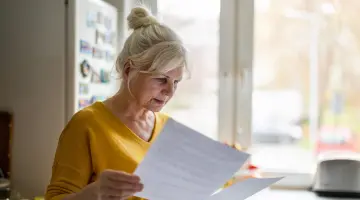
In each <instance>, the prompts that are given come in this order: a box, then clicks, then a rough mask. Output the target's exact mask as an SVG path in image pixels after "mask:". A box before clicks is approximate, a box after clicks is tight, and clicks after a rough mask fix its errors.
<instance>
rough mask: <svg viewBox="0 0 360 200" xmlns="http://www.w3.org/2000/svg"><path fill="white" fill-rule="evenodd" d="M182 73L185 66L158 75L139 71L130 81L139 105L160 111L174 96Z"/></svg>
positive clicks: (130, 86) (132, 91)
mask: <svg viewBox="0 0 360 200" xmlns="http://www.w3.org/2000/svg"><path fill="white" fill-rule="evenodd" d="M182 75H183V67H179V68H175V69H173V70H171V71H169V72H167V73H164V74H157V75H154V74H147V73H139V74H138V75H137V76H135V77H134V78H133V79H132V80H131V81H130V85H129V88H130V91H131V93H132V94H133V95H134V97H135V99H136V101H137V103H138V104H139V105H141V106H142V107H144V108H145V109H148V110H151V111H153V112H158V111H160V110H161V109H162V108H163V107H164V106H165V105H166V103H167V102H169V100H170V99H171V98H172V97H173V95H174V93H175V91H176V88H177V84H178V83H179V82H180V81H181V79H182Z"/></svg>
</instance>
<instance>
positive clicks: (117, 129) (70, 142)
mask: <svg viewBox="0 0 360 200" xmlns="http://www.w3.org/2000/svg"><path fill="white" fill-rule="evenodd" d="M167 119H168V117H167V116H166V115H164V114H161V113H156V123H155V128H154V132H153V136H152V138H151V140H150V141H149V142H146V141H144V140H142V139H141V138H140V137H138V136H137V135H136V134H135V133H133V132H132V131H131V130H130V129H128V128H127V127H126V126H125V124H123V123H122V122H121V121H120V120H119V119H118V118H117V117H115V116H114V115H113V114H112V113H111V112H110V111H109V110H108V109H107V108H106V107H105V105H104V104H103V103H102V102H96V103H94V104H93V105H91V106H89V107H87V108H85V109H83V110H81V111H79V112H77V113H76V114H75V115H74V116H73V118H72V119H71V120H70V122H69V123H68V124H67V126H66V127H65V129H64V130H63V132H62V134H61V136H60V139H59V143H58V147H57V151H56V155H55V159H54V164H53V172H52V178H51V182H50V184H49V186H48V188H47V191H46V195H45V198H46V199H47V200H60V199H62V198H64V197H65V196H66V195H68V194H71V193H75V192H78V191H80V190H81V189H82V188H83V187H85V186H86V185H88V184H89V183H91V182H93V181H95V180H96V179H97V178H98V176H99V174H100V173H101V172H102V171H103V170H105V169H113V170H121V171H125V172H128V173H132V172H134V170H135V169H136V167H137V165H138V164H139V162H141V160H142V159H143V157H144V155H145V153H146V152H147V150H148V149H149V147H150V145H151V143H152V142H153V141H154V139H155V138H156V136H157V135H158V134H159V132H160V131H161V129H162V128H163V126H164V125H165V123H166V121H167ZM131 199H132V200H139V199H140V198H137V197H133V198H131Z"/></svg>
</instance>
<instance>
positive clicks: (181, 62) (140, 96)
mask: <svg viewBox="0 0 360 200" xmlns="http://www.w3.org/2000/svg"><path fill="white" fill-rule="evenodd" d="M127 20H128V25H129V27H130V28H132V29H133V33H132V34H131V35H130V36H129V38H128V39H127V40H126V42H125V45H124V47H123V49H122V51H121V53H120V54H119V56H118V58H117V62H116V68H117V72H118V73H119V75H120V76H121V80H122V84H121V86H120V89H119V92H118V93H117V94H115V95H114V96H113V97H111V98H109V99H107V100H105V101H104V102H96V103H94V104H93V105H91V106H89V107H87V108H85V109H83V110H81V111H79V112H77V113H76V114H75V115H74V116H73V118H72V119H71V120H70V122H69V123H68V124H67V126H66V127H65V129H64V130H63V132H62V134H61V136H60V140H59V144H58V148H57V151H56V155H55V160H54V165H53V173H52V178H51V182H50V184H49V186H48V188H47V192H46V199H47V200H58V199H66V200H78V199H79V200H82V199H84V200H92V199H96V200H97V199H99V198H100V199H102V200H106V199H129V198H130V199H133V200H136V199H140V198H137V197H133V195H134V194H135V193H136V192H139V191H141V190H142V189H143V185H142V184H141V180H140V178H139V177H137V176H135V175H133V174H132V172H134V170H135V169H136V167H137V165H138V164H139V162H141V160H142V159H143V157H144V155H145V153H146V151H147V150H148V148H149V147H150V145H151V143H152V142H153V141H154V139H155V138H156V136H157V135H158V134H159V132H160V131H161V129H162V127H163V126H164V124H165V123H166V120H167V116H166V115H164V114H161V113H160V112H159V111H160V110H161V109H162V108H163V107H164V105H165V104H166V103H167V102H168V101H169V100H170V99H171V97H172V96H173V94H174V92H175V90H176V87H177V84H178V83H179V82H180V81H181V79H182V76H183V74H184V72H185V70H186V51H185V48H184V46H183V44H182V42H181V40H180V39H179V37H178V36H177V34H176V33H175V32H174V31H172V30H171V29H170V28H169V27H167V26H166V25H163V24H160V23H159V22H158V21H157V20H156V19H155V18H154V17H153V16H151V15H150V14H149V12H148V11H147V10H146V9H144V8H141V7H138V8H134V9H133V10H132V11H131V13H130V15H129V16H128V18H127Z"/></svg>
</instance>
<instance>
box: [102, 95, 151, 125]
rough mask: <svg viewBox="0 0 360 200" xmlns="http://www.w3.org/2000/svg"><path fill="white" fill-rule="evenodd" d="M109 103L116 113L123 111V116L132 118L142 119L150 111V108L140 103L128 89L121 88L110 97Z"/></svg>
mask: <svg viewBox="0 0 360 200" xmlns="http://www.w3.org/2000/svg"><path fill="white" fill-rule="evenodd" d="M109 103H110V104H111V108H112V109H113V110H114V111H115V112H116V113H121V115H122V116H123V117H125V118H127V119H130V120H135V121H137V120H142V119H144V118H146V116H147V114H148V113H149V110H147V109H145V108H143V107H142V106H141V105H139V104H138V102H136V100H135V99H134V98H133V96H132V95H131V94H130V93H129V92H128V91H127V90H120V91H119V92H118V93H116V94H115V95H114V96H113V97H111V98H110V99H109Z"/></svg>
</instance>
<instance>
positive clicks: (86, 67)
mask: <svg viewBox="0 0 360 200" xmlns="http://www.w3.org/2000/svg"><path fill="white" fill-rule="evenodd" d="M80 72H81V75H82V76H83V77H84V78H86V77H88V76H89V74H90V73H91V66H90V64H89V63H88V61H87V60H84V61H82V62H81V64H80Z"/></svg>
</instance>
